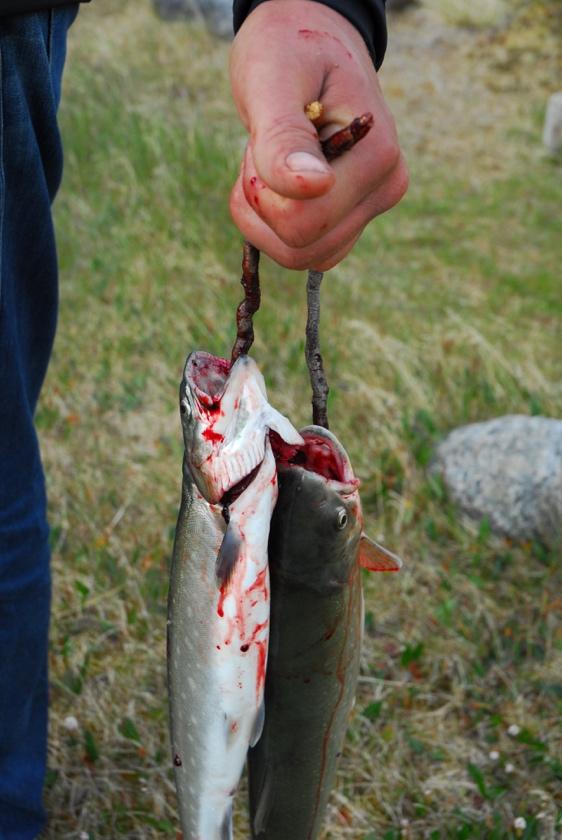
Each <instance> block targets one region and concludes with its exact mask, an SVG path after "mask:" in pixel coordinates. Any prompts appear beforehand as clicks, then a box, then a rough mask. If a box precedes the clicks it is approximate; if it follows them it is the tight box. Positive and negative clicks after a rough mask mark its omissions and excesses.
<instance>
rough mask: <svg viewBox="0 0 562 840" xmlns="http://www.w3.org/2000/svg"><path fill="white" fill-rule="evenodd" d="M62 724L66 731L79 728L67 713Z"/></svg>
mask: <svg viewBox="0 0 562 840" xmlns="http://www.w3.org/2000/svg"><path fill="white" fill-rule="evenodd" d="M62 725H63V726H64V728H65V729H66V730H68V732H76V730H77V729H78V728H79V725H78V721H77V720H76V718H75V717H74V715H68V717H65V719H64V720H63V722H62ZM86 837H88V835H86ZM80 840H82V835H80Z"/></svg>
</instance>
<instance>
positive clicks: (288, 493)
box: [249, 427, 363, 840]
mask: <svg viewBox="0 0 562 840" xmlns="http://www.w3.org/2000/svg"><path fill="white" fill-rule="evenodd" d="M301 434H302V435H303V437H305V440H306V439H307V436H308V438H309V440H310V439H311V438H316V439H318V438H320V439H321V441H323V443H324V446H325V447H327V448H328V449H331V450H332V452H333V454H334V453H335V455H336V456H337V458H339V459H340V462H341V463H340V467H341V468H342V470H343V474H342V476H341V478H342V479H343V481H334V480H331V479H327V478H326V477H325V476H323V475H318V474H316V473H315V472H313V471H311V470H310V469H305V468H303V467H300V466H298V465H292V466H285V467H283V465H282V464H281V463H280V465H279V488H280V490H279V500H278V503H277V507H276V509H275V512H274V516H273V520H272V527H271V534H270V543H269V557H270V573H271V592H272V594H271V635H270V648H269V664H268V672H267V681H266V693H265V706H266V718H265V726H264V731H263V735H262V738H261V739H260V741H259V742H258V744H257V745H256V746H255V747H254V749H252V750H251V751H250V755H249V780H250V812H251V821H252V836H253V837H254V838H255V840H287V838H289V837H290V838H291V840H313V839H314V838H316V837H317V836H318V834H319V832H320V829H321V825H322V820H323V817H324V813H325V810H326V805H327V801H328V798H329V795H330V791H331V788H332V785H333V781H334V776H335V770H336V762H337V758H338V755H339V753H340V751H341V748H342V743H343V739H344V736H345V731H346V727H347V723H348V717H349V713H350V710H351V707H352V704H353V699H354V695H355V687H356V682H357V676H358V673H359V657H360V651H361V637H362V627H363V596H362V588H361V577H360V568H359V563H358V553H359V541H360V538H361V530H362V516H361V507H360V502H359V494H358V489H357V485H358V482H357V481H356V480H355V478H354V476H353V473H352V470H351V465H350V464H349V459H348V458H347V455H345V452H344V450H343V449H342V447H341V446H340V444H339V443H338V442H337V439H336V438H335V437H334V436H333V435H331V434H330V433H329V432H327V431H326V430H324V429H320V428H318V427H309V428H308V429H305V430H303V431H302V432H301ZM317 448H318V449H319V451H320V450H321V449H322V446H320V447H317ZM328 454H329V453H328ZM328 466H330V465H328ZM328 471H329V470H328Z"/></svg>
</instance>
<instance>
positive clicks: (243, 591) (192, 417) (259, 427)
mask: <svg viewBox="0 0 562 840" xmlns="http://www.w3.org/2000/svg"><path fill="white" fill-rule="evenodd" d="M180 410H181V415H182V427H183V433H184V441H185V457H184V464H183V488H182V501H181V508H180V512H179V517H178V524H177V529H176V538H175V543H174V552H173V560H172V570H171V579H170V592H169V603H168V688H169V699H170V730H171V740H172V752H173V762H174V771H175V779H176V787H177V793H178V802H179V811H180V819H181V826H182V830H183V836H184V840H228V839H229V838H231V836H232V821H231V812H232V800H233V797H234V794H235V791H236V788H237V786H238V782H239V780H240V775H241V773H242V770H243V767H244V762H245V760H246V754H247V751H248V747H249V745H250V744H255V743H256V741H257V739H258V738H259V736H260V733H261V729H262V726H263V690H264V681H265V671H266V664H267V647H268V636H269V574H268V567H267V546H268V536H269V527H270V520H271V513H272V511H273V507H274V505H275V501H276V499H277V478H276V466H275V459H274V457H273V454H272V450H271V445H270V443H269V435H268V430H269V429H275V430H276V432H277V433H278V434H279V435H281V437H282V438H283V439H284V440H285V441H287V442H291V443H294V444H298V443H299V442H302V438H301V437H300V435H299V434H298V432H296V430H295V429H294V428H293V427H292V426H291V424H290V423H289V421H288V420H286V419H285V418H284V417H283V416H282V415H281V414H279V412H277V411H275V409H273V408H272V407H271V406H270V405H269V404H268V402H267V397H266V392H265V385H264V382H263V377H262V376H261V374H260V372H259V370H258V368H257V366H256V364H255V362H253V361H252V359H250V358H249V357H247V356H241V357H240V358H239V359H238V360H237V361H236V362H235V363H234V365H232V367H231V366H230V363H229V362H227V361H226V360H225V359H219V358H217V357H215V356H211V355H209V354H208V353H202V352H199V353H192V354H191V355H190V356H189V358H188V360H187V362H186V366H185V372H184V378H183V382H182V385H181V388H180Z"/></svg>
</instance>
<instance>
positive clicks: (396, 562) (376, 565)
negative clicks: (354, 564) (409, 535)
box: [359, 534, 402, 572]
mask: <svg viewBox="0 0 562 840" xmlns="http://www.w3.org/2000/svg"><path fill="white" fill-rule="evenodd" d="M359 565H360V566H361V567H362V568H363V569H367V570H368V571H369V572H399V571H400V569H401V568H402V560H401V559H400V558H399V557H397V555H396V554H393V553H392V552H391V551H388V549H386V548H383V547H382V545H379V544H378V543H376V542H375V541H374V540H371V539H369V537H368V536H367V535H366V534H361V540H360V542H359Z"/></svg>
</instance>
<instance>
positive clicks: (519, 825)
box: [513, 817, 527, 831]
mask: <svg viewBox="0 0 562 840" xmlns="http://www.w3.org/2000/svg"><path fill="white" fill-rule="evenodd" d="M513 828H514V829H515V830H516V831H525V829H526V828H527V820H526V819H525V817H515V819H514V820H513Z"/></svg>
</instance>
